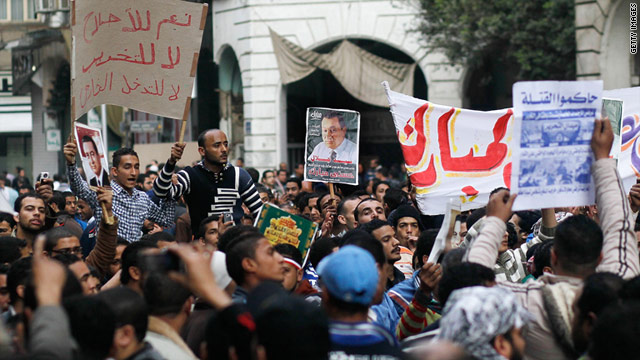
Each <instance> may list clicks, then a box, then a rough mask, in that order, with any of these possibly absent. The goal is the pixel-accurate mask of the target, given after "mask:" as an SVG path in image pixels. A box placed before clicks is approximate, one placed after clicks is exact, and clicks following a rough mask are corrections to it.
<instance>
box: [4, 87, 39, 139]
mask: <svg viewBox="0 0 640 360" xmlns="http://www.w3.org/2000/svg"><path fill="white" fill-rule="evenodd" d="M31 125H32V121H31V97H29V96H11V95H10V94H6V95H4V94H0V133H25V132H26V133H30V132H31V130H32V126H31Z"/></svg>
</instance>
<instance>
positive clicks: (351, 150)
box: [304, 107, 360, 185]
mask: <svg viewBox="0 0 640 360" xmlns="http://www.w3.org/2000/svg"><path fill="white" fill-rule="evenodd" d="M359 138H360V113H358V112H357V111H351V110H336V109H328V108H315V107H314V108H308V109H307V136H306V149H305V167H304V180H305V181H316V182H329V183H340V184H349V185H358V140H359Z"/></svg>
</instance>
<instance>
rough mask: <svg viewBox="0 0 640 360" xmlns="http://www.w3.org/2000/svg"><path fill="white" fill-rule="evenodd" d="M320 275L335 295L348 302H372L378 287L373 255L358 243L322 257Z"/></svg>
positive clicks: (363, 303) (367, 303)
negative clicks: (358, 245)
mask: <svg viewBox="0 0 640 360" xmlns="http://www.w3.org/2000/svg"><path fill="white" fill-rule="evenodd" d="M318 275H320V281H321V282H322V284H323V285H324V286H326V287H327V290H328V291H329V293H330V294H331V296H333V297H336V298H338V299H340V300H342V301H344V302H347V303H357V304H362V305H370V304H371V301H373V296H374V295H375V293H376V289H377V287H378V267H377V266H376V262H375V260H374V259H373V256H371V254H370V253H369V252H368V251H366V250H364V249H362V248H360V247H357V246H354V245H347V246H345V247H343V248H341V249H340V250H338V251H337V252H335V253H333V254H331V255H329V256H327V257H325V258H324V259H322V261H320V264H319V265H318Z"/></svg>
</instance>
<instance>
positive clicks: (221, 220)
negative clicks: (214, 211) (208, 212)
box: [218, 214, 233, 236]
mask: <svg viewBox="0 0 640 360" xmlns="http://www.w3.org/2000/svg"><path fill="white" fill-rule="evenodd" d="M231 227H233V220H232V221H227V222H224V214H222V215H220V216H219V217H218V236H221V235H222V234H224V232H225V231H227V229H229V228H231Z"/></svg>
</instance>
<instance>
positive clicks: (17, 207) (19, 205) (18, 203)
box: [13, 193, 47, 213]
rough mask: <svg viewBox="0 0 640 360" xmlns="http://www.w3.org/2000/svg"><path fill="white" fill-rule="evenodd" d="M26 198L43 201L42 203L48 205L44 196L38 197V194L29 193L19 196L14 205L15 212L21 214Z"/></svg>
mask: <svg viewBox="0 0 640 360" xmlns="http://www.w3.org/2000/svg"><path fill="white" fill-rule="evenodd" d="M25 198H34V199H40V200H42V202H43V203H44V204H46V203H47V202H46V201H44V198H43V197H42V196H40V195H38V194H37V193H27V194H22V195H20V196H18V198H17V199H16V202H15V204H14V205H13V210H14V211H15V212H17V213H19V212H20V210H21V209H22V201H23V200H24V199H25Z"/></svg>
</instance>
